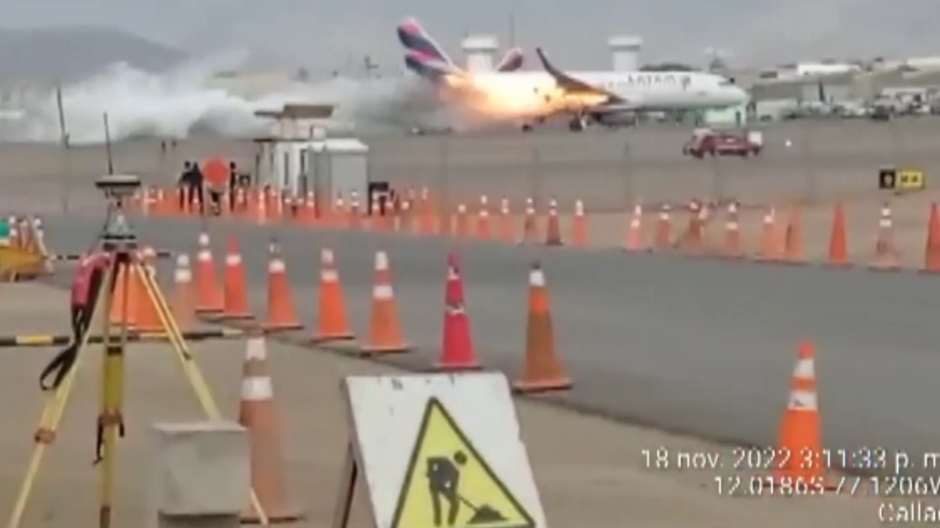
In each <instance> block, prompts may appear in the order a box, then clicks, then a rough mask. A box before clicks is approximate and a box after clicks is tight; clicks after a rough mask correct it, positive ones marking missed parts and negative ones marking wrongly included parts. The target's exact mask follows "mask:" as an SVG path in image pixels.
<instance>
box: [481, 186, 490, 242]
mask: <svg viewBox="0 0 940 528" xmlns="http://www.w3.org/2000/svg"><path fill="white" fill-rule="evenodd" d="M492 236H493V230H492V229H491V227H490V207H489V200H488V198H487V197H486V195H485V194H484V195H483V196H480V211H479V213H477V238H479V239H480V240H489V239H490V238H492Z"/></svg>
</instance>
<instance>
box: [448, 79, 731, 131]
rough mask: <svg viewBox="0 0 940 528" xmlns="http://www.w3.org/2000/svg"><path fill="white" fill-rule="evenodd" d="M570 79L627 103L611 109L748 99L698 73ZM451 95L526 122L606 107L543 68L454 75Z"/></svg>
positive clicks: (714, 104)
mask: <svg viewBox="0 0 940 528" xmlns="http://www.w3.org/2000/svg"><path fill="white" fill-rule="evenodd" d="M570 75H571V76H572V77H576V78H577V79H579V80H581V81H584V82H585V83H588V84H590V85H591V86H594V87H597V88H599V89H602V90H604V91H607V92H609V93H611V94H613V95H616V96H617V97H619V98H620V99H623V100H624V101H626V104H621V105H620V106H618V107H617V108H615V109H611V110H613V111H618V110H619V111H652V110H694V109H706V108H725V107H730V106H736V105H739V104H742V103H744V102H745V101H746V100H747V97H746V94H745V93H744V91H743V90H741V89H740V88H739V87H737V86H735V85H734V84H732V83H731V82H730V81H728V80H726V79H724V78H723V77H720V76H717V75H712V74H706V73H697V72H663V73H653V72H573V73H571V74H570ZM445 91H446V92H449V93H448V94H447V97H448V98H449V99H451V100H456V101H457V102H464V103H467V104H470V105H471V106H473V107H475V108H478V109H479V110H481V111H488V112H490V113H492V116H493V118H494V119H497V120H505V119H513V120H527V119H537V118H542V117H546V116H549V115H552V114H555V113H559V112H563V111H567V112H577V111H583V112H585V113H587V114H591V113H592V112H594V111H597V112H602V111H605V108H604V107H605V101H604V99H606V98H605V97H601V96H599V95H597V94H579V93H571V92H566V91H565V90H562V89H560V88H559V87H558V85H557V83H556V81H555V78H554V77H552V76H551V75H550V74H549V73H547V72H544V71H531V72H512V73H495V72H487V73H478V74H473V75H467V76H463V77H461V78H453V79H450V80H449V82H447V83H446V85H445Z"/></svg>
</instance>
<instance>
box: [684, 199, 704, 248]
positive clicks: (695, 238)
mask: <svg viewBox="0 0 940 528" xmlns="http://www.w3.org/2000/svg"><path fill="white" fill-rule="evenodd" d="M706 211H707V209H706V208H705V207H704V206H703V205H702V203H701V202H699V201H698V200H692V202H690V203H689V207H688V212H689V222H688V226H687V227H686V230H685V234H684V236H683V237H682V239H681V244H682V250H683V251H685V252H686V253H690V254H693V255H694V254H698V253H701V252H702V249H703V248H704V247H705V239H704V236H705V234H704V225H705V218H706V217H705V215H706V214H707V213H706Z"/></svg>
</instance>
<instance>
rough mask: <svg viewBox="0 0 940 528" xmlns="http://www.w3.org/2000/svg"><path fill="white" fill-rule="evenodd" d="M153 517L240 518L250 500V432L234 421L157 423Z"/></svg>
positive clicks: (153, 461)
mask: <svg viewBox="0 0 940 528" xmlns="http://www.w3.org/2000/svg"><path fill="white" fill-rule="evenodd" d="M153 430H154V433H155V434H154V435H153V437H154V441H153V454H152V455H151V456H152V458H151V460H152V463H153V474H152V487H151V501H150V504H151V507H152V509H153V511H152V513H153V515H152V516H150V518H151V519H154V518H155V516H157V515H159V516H161V517H164V516H222V517H225V516H229V515H237V514H239V513H240V512H241V511H242V510H244V509H245V507H246V506H247V505H248V504H249V501H250V497H251V461H250V452H249V438H248V432H247V430H246V429H245V428H244V427H242V426H240V425H238V424H237V423H234V422H226V421H205V422H187V423H156V424H153Z"/></svg>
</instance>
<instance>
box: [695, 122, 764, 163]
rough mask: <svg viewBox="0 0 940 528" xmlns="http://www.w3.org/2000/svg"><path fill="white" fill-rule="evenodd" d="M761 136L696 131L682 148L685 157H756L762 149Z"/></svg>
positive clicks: (708, 130) (756, 134)
mask: <svg viewBox="0 0 940 528" xmlns="http://www.w3.org/2000/svg"><path fill="white" fill-rule="evenodd" d="M763 143H764V141H763V134H761V132H759V131H756V130H752V131H749V132H747V133H744V134H736V133H731V132H718V131H714V130H711V129H697V130H695V131H694V132H693V133H692V138H691V139H690V140H689V141H688V142H686V144H685V145H683V147H682V153H683V154H684V155H686V156H694V157H696V158H699V159H701V158H704V157H705V156H706V155H709V156H741V157H742V158H746V157H748V156H752V155H753V156H756V155H758V154H760V152H761V149H762V148H763Z"/></svg>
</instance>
